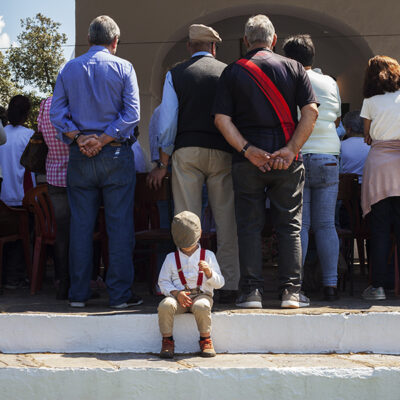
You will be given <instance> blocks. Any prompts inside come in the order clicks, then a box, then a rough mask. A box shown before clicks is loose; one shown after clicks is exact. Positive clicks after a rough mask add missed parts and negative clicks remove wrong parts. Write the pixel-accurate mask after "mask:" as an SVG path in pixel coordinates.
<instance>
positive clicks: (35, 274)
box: [31, 237, 42, 295]
mask: <svg viewBox="0 0 400 400" xmlns="http://www.w3.org/2000/svg"><path fill="white" fill-rule="evenodd" d="M41 252H42V238H41V237H37V238H36V240H35V247H34V249H33V264H32V280H31V294H32V295H33V294H36V292H37V290H38V288H37V286H38V279H39V265H40V257H41Z"/></svg>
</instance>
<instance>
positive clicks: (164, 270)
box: [158, 246, 225, 296]
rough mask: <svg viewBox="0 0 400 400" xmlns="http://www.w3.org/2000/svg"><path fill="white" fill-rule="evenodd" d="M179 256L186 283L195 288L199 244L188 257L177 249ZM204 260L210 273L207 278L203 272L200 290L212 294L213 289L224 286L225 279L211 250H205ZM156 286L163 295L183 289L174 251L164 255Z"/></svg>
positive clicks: (169, 294) (197, 274)
mask: <svg viewBox="0 0 400 400" xmlns="http://www.w3.org/2000/svg"><path fill="white" fill-rule="evenodd" d="M179 257H180V260H181V265H182V271H183V274H184V275H185V279H186V282H187V285H188V286H189V288H190V289H195V288H196V287H197V278H198V276H199V262H200V246H199V247H198V249H197V250H196V251H195V252H194V253H193V254H192V255H191V256H190V257H188V256H187V255H185V254H183V253H182V252H181V251H180V250H179ZM204 261H205V262H207V263H208V265H209V266H210V268H211V270H212V275H211V277H210V278H207V277H206V274H203V284H202V285H201V287H200V290H201V291H203V292H205V293H207V294H209V295H211V296H212V295H213V293H214V289H219V288H221V287H222V286H224V284H225V280H224V277H223V276H222V274H221V270H220V269H219V265H218V262H217V259H216V257H215V254H214V253H213V252H212V251H210V250H206V254H205V259H204ZM158 286H160V289H161V292H162V293H163V294H164V295H165V296H171V292H172V291H173V290H183V289H185V288H184V286H183V285H182V283H181V280H180V278H179V274H178V268H177V265H176V261H175V253H169V254H168V255H167V257H165V261H164V264H163V266H162V267H161V271H160V275H159V277H158Z"/></svg>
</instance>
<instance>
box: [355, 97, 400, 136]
mask: <svg viewBox="0 0 400 400" xmlns="http://www.w3.org/2000/svg"><path fill="white" fill-rule="evenodd" d="M360 116H361V117H362V118H365V119H369V120H371V121H372V122H371V127H370V130H369V135H370V136H371V139H373V140H400V90H398V91H397V92H393V93H385V94H378V95H376V96H372V97H370V98H369V99H364V102H363V106H362V109H361V113H360Z"/></svg>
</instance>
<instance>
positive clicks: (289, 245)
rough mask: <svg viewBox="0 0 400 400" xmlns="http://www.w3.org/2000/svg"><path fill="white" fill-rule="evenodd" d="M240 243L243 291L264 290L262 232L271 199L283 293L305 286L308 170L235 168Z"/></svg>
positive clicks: (297, 165) (297, 166)
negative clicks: (302, 238) (303, 246)
mask: <svg viewBox="0 0 400 400" xmlns="http://www.w3.org/2000/svg"><path fill="white" fill-rule="evenodd" d="M232 178H233V189H234V192H235V212H236V221H237V229H238V239H239V260H240V273H241V278H240V289H241V291H242V292H244V293H249V292H251V291H252V290H253V289H256V288H258V289H260V290H261V291H262V290H263V286H264V279H263V275H262V245H261V240H262V239H261V232H262V229H263V227H264V220H265V200H266V196H268V197H269V199H270V202H271V211H272V215H273V222H274V226H275V229H276V233H277V237H278V246H279V284H280V290H281V291H282V290H283V289H284V288H289V289H290V290H291V291H294V292H298V291H299V290H300V286H301V241H300V230H301V218H302V215H301V211H302V197H303V186H304V166H303V164H302V163H301V162H298V161H295V162H293V163H292V165H291V166H290V167H289V169H288V170H286V171H284V170H272V171H270V172H266V173H263V172H261V171H260V170H259V169H258V168H257V167H255V166H254V165H253V164H251V163H250V162H248V161H245V162H238V163H234V164H233V165H232Z"/></svg>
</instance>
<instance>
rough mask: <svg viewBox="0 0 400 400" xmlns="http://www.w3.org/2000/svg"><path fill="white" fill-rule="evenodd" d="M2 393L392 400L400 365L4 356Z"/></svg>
mask: <svg viewBox="0 0 400 400" xmlns="http://www.w3.org/2000/svg"><path fill="white" fill-rule="evenodd" d="M0 387H1V392H0V398H1V399H7V400H11V399H18V400H31V399H43V400H54V399H58V400H63V399H66V400H70V399H84V400H109V399H116V400H117V399H118V400H125V399H129V400H131V399H145V400H147V399H157V400H164V399H165V400H171V399H174V400H181V399H182V400H187V399H188V398H189V399H191V400H210V399H220V400H225V399H226V400H236V399H251V400H267V399H271V400H272V399H273V400H280V399H285V400H287V399H304V400H321V399H326V400H329V399H335V400H336V399H337V400H339V399H340V400H354V399H362V400H368V399H377V398H378V399H379V400H393V399H398V398H399V393H400V358H399V357H396V356H377V355H353V356H344V355H326V356H305V355H261V354H258V355H220V356H217V357H216V358H214V359H208V360H204V359H200V358H198V357H180V358H178V359H177V360H176V361H162V360H159V359H157V358H155V357H149V356H135V355H132V354H131V355H118V354H115V355H108V356H107V355H103V354H86V355H85V354H81V355H68V354H30V355H0Z"/></svg>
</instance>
